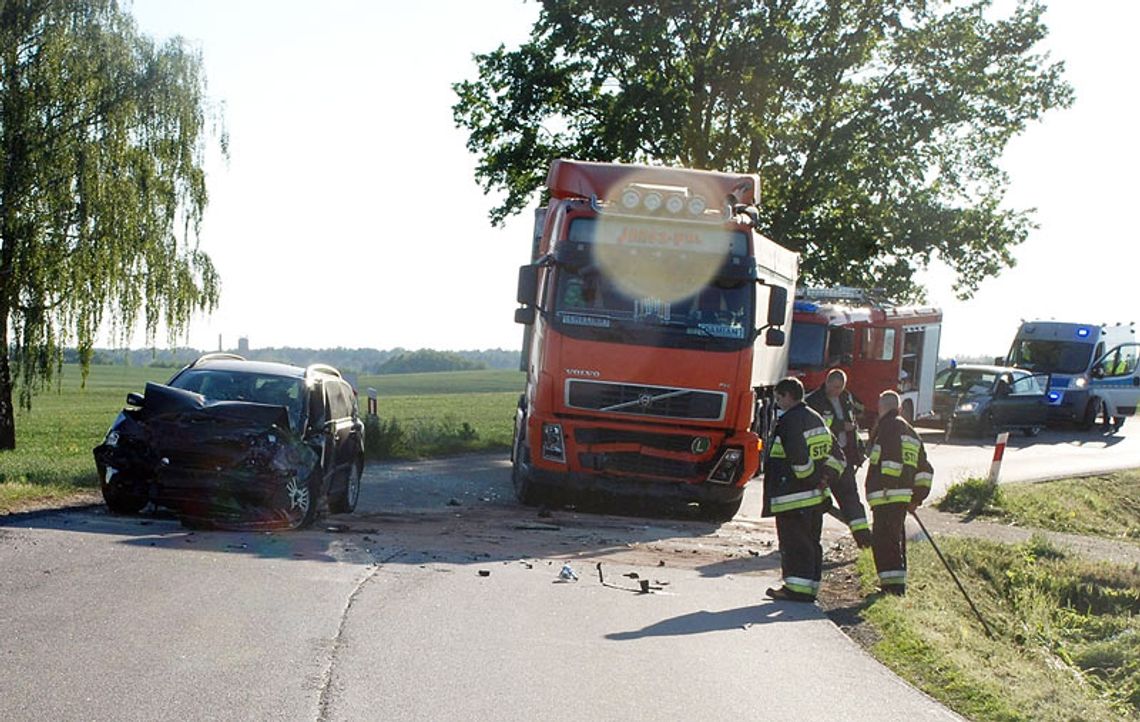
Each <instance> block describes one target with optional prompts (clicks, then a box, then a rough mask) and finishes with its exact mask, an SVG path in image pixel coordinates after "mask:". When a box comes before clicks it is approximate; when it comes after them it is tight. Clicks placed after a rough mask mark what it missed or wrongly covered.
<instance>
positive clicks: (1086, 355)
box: [1010, 340, 1093, 374]
mask: <svg viewBox="0 0 1140 722" xmlns="http://www.w3.org/2000/svg"><path fill="white" fill-rule="evenodd" d="M1092 351H1093V346H1092V344H1089V343H1079V342H1077V341H1025V340H1022V341H1017V342H1015V343H1014V345H1013V351H1012V353H1011V354H1010V365H1012V366H1017V367H1019V368H1023V369H1028V370H1030V371H1039V372H1041V373H1061V374H1079V373H1083V372H1084V371H1085V370H1087V369H1088V367H1089V360H1090V358H1091V357H1092Z"/></svg>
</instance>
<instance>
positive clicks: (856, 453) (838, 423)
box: [804, 386, 866, 467]
mask: <svg viewBox="0 0 1140 722" xmlns="http://www.w3.org/2000/svg"><path fill="white" fill-rule="evenodd" d="M804 403H805V404H807V405H808V406H810V407H811V408H812V409H814V410H815V411H816V413H818V414H819V415H820V416H822V417H823V421H824V423H826V424H827V428H829V429H831V432H832V433H833V434H834V435H835V436H836V437H838V436H839V432H840V431H842V430H843V426H842V424H843V422H844V421H853V422H855V426H856V428H858V425H859V417H860V416H862V414H863V405H862V404H859V403H857V402H856V401H855V397H854V396H852V395H851V392H850V391H848V390H847V389H844V390H843V391H841V392H840V394H839V407H840V409H841V410H842V412H843V413H842V415H841V416H840V417H838V418H836V416H835V407H834V406H832V405H831V399H829V398H827V389H826V388H825V386H820V387H819V388H818V389H816V390H815V391H812V392H811V393H810V394H808V395H807V397H805V398H804ZM843 453H844V455H845V456H846V458H847V463H848V464H851V465H853V466H855V467H859V466H860V465H861V464H862V463H863V459H864V457H865V456H866V451H865V449H864V448H863V440H862V439H860V438H859V434H858V431H850V432H848V433H847V447H846V448H845V449H843Z"/></svg>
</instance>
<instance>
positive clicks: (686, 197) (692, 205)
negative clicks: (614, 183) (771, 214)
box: [591, 183, 732, 222]
mask: <svg viewBox="0 0 1140 722" xmlns="http://www.w3.org/2000/svg"><path fill="white" fill-rule="evenodd" d="M591 205H593V206H594V208H595V210H598V211H601V210H610V211H619V212H621V213H629V214H631V215H661V211H662V209H664V210H665V212H666V213H668V214H669V215H671V216H678V217H682V218H683V217H684V215H683V214H684V212H685V211H688V215H689V217H690V218H691V219H694V220H716V221H718V222H719V221H724V220H726V219H727V218H728V217H729V216H730V215H731V212H732V207H731V205H728V204H726V205H725V208H724V209H723V210H722V212H720V213H718V214H716V217H715V219H714V218H710V217H708V214H707V213H706V211H708V201H707V200H705V198H704V197H703V196H701V195H698V194H694V193H692V192H691V191H690V189H688V188H684V187H680V186H658V185H651V184H647V183H631V184H629V185H628V186H626V187H625V188H624V189H623V190H622V192H621V194H620V195H619V196H618V198H617V200H616V202H608V203H606V204H605V206H603V205H602V204H600V203H599V202H598V199H597V198H591Z"/></svg>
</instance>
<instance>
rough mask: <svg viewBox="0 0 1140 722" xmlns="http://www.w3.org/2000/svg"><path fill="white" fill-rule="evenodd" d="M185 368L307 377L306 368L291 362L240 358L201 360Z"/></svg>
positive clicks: (188, 369)
mask: <svg viewBox="0 0 1140 722" xmlns="http://www.w3.org/2000/svg"><path fill="white" fill-rule="evenodd" d="M185 370H187V371H190V370H193V371H237V372H239V373H246V374H263V375H265V376H285V377H288V378H298V379H303V378H305V369H303V368H301V367H300V366H293V365H291V364H283V363H277V362H275V361H241V360H238V359H211V360H206V361H199V362H197V363H195V364H192V365H191V366H189V367H187V368H186V369H185Z"/></svg>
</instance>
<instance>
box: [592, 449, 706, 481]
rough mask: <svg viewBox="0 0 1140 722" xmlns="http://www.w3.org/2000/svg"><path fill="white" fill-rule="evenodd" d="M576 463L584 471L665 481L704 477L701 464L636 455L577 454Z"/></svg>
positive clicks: (626, 453)
mask: <svg viewBox="0 0 1140 722" xmlns="http://www.w3.org/2000/svg"><path fill="white" fill-rule="evenodd" d="M578 462H579V463H580V464H581V465H582V466H583V467H584V468H586V469H591V470H593V471H600V472H603V473H605V472H610V473H615V474H636V475H637V476H646V477H654V478H665V479H691V478H694V477H700V476H705V475H707V473H708V470H707V469H704V470H702V466H703V465H701V464H695V463H693V462H689V461H677V460H676V459H659V458H657V457H653V456H643V455H641V454H637V453H628V452H620V453H614V454H579V455H578Z"/></svg>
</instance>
